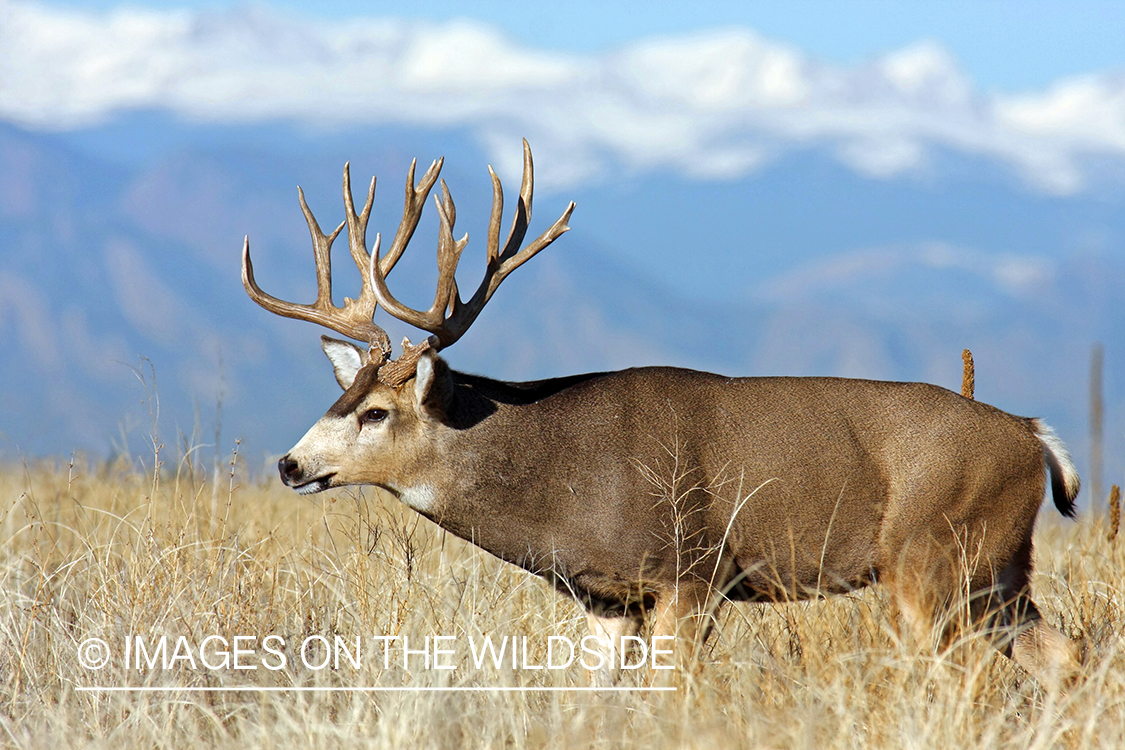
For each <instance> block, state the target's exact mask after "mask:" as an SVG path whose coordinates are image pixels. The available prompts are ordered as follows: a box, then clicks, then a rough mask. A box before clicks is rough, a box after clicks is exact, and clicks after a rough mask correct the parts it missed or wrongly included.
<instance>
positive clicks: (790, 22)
mask: <svg viewBox="0 0 1125 750" xmlns="http://www.w3.org/2000/svg"><path fill="white" fill-rule="evenodd" d="M49 4H50V5H55V6H59V7H72V8H84V9H107V8H116V7H145V8H163V9H170V8H196V9H220V8H232V7H240V6H246V5H247V4H246V3H231V2H215V1H213V0H208V1H204V2H189V1H185V0H152V1H150V2H136V0H133V1H132V2H127V3H121V2H118V1H117V0H73V1H70V2H53V3H49ZM258 4H259V5H268V6H270V7H274V8H284V9H287V10H289V11H292V12H298V13H301V14H313V15H316V16H318V17H323V18H333V19H345V18H351V17H356V16H390V17H403V18H423V19H430V20H445V19H450V18H458V17H467V18H473V19H477V20H480V21H484V22H487V23H489V24H491V25H494V26H497V27H499V28H501V29H503V30H504V31H505V32H506V33H508V34H509V35H511V36H512V37H513V38H514V39H516V40H519V41H520V42H522V43H524V44H528V45H531V46H535V47H546V48H551V49H557V50H571V51H582V52H596V51H600V50H603V49H605V48H610V47H614V46H618V45H621V44H624V43H628V42H631V41H635V40H638V39H643V38H646V37H651V36H655V35H666V34H682V33H685V32H691V31H698V30H702V29H710V28H716V27H723V26H730V25H740V26H748V27H751V28H754V29H756V30H757V31H759V32H760V33H762V34H764V35H765V36H768V37H772V38H774V39H777V40H780V41H785V42H788V43H790V44H793V45H796V46H798V47H800V48H802V49H803V50H805V51H806V52H807V53H809V54H811V55H814V56H817V57H822V58H825V59H827V60H831V61H835V62H840V63H849V64H850V63H855V62H859V61H862V60H864V59H865V58H869V57H872V56H875V55H878V54H881V53H884V52H886V51H888V50H893V49H896V48H900V47H903V46H906V45H908V44H911V43H913V42H915V41H917V40H919V39H937V40H940V41H941V43H942V44H943V45H945V46H946V47H947V48H948V49H949V50H950V51H951V52H952V53H953V55H954V56H955V57H956V58H957V59H958V60H959V61H960V62H961V63H962V64H963V65H964V67H965V68H966V69H967V70H968V71H969V72H970V73H971V74H972V76H973V77H974V79H975V80H976V81H977V82H978V84H979V85H980V86H981V87H982V88H985V89H999V90H1007V91H1017V90H1021V89H1027V88H1039V87H1042V86H1044V85H1046V84H1048V83H1050V82H1051V81H1053V80H1055V79H1056V78H1059V77H1061V76H1070V75H1076V74H1081V73H1086V72H1090V71H1095V70H1102V69H1105V68H1113V67H1116V68H1118V69H1121V68H1122V66H1125V3H1122V2H1118V1H1116V0H1112V1H1111V0H1077V1H1076V2H1066V3H1062V2H1056V1H1054V0H1048V1H1044V0H1019V1H1018V2H1016V1H1013V0H983V1H982V0H975V1H972V2H966V1H965V0H942V1H940V2H939V1H937V0H855V1H848V2H828V1H826V0H789V1H788V2H784V3H783V2H747V1H746V0H716V1H712V2H683V1H682V0H671V1H667V0H666V1H665V2H662V3H660V4H659V9H654V4H653V3H651V2H602V1H599V0H574V1H572V2H567V3H565V4H564V3H557V2H553V3H548V2H544V3H527V2H497V1H496V0H477V1H476V2H472V3H467V2H458V1H457V0H443V1H440V2H439V1H434V0H425V1H424V2H412V3H409V4H404V3H401V2H393V3H392V2H383V1H379V2H360V1H357V0H320V1H319V2H316V3H308V2H299V1H297V0H274V1H273V2H269V3H258ZM406 5H409V8H408V9H405V10H404V7H405V6H406Z"/></svg>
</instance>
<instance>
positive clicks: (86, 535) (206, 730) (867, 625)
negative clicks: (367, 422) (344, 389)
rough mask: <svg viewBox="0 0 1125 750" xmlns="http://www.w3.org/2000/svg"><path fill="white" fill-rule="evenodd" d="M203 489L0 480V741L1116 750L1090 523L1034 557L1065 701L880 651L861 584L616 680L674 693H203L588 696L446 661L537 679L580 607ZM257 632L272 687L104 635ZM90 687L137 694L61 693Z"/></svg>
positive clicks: (1107, 639)
mask: <svg viewBox="0 0 1125 750" xmlns="http://www.w3.org/2000/svg"><path fill="white" fill-rule="evenodd" d="M199 473H200V472H199V471H198V469H197V468H196V469H193V467H191V466H189V465H188V463H186V462H184V461H180V462H179V463H178V464H176V462H174V461H168V463H167V464H166V465H165V466H164V467H163V468H162V469H161V470H160V471H159V472H155V473H154V472H152V471H151V469H149V470H143V469H134V468H131V467H121V466H112V465H111V466H96V467H95V466H87V465H84V464H75V465H69V464H68V463H67V462H65V461H64V462H61V463H59V464H50V463H47V464H36V465H29V466H20V465H9V466H7V467H6V468H5V469H4V470H3V471H2V472H0V500H2V507H0V538H2V544H0V579H2V583H0V744H3V745H7V746H13V747H21V748H23V747H27V748H40V747H47V748H81V747H103V748H113V750H123V749H124V748H133V747H138V748H198V747H221V748H228V747H229V748H246V747H279V748H291V747H312V748H351V747H463V746H472V747H492V748H501V747H503V748H569V747H623V746H629V747H632V746H635V747H644V748H661V747H701V748H704V747H705V748H715V747H719V748H726V747H731V748H736V747H752V748H825V749H827V748H894V749H895V750H901V749H902V748H943V749H948V748H957V750H970V749H972V748H1006V747H1011V748H1016V747H1018V748H1121V747H1125V649H1123V640H1122V634H1123V632H1125V628H1123V624H1122V619H1121V614H1122V612H1121V610H1122V600H1121V597H1122V587H1123V586H1125V572H1123V571H1125V540H1121V539H1118V540H1116V543H1113V542H1111V541H1110V540H1108V539H1107V532H1108V524H1107V523H1106V520H1105V519H1104V518H1100V517H1091V514H1089V513H1086V514H1084V516H1083V517H1082V518H1081V520H1080V522H1079V523H1077V524H1074V523H1070V522H1064V521H1062V520H1060V519H1059V518H1058V517H1057V516H1056V514H1055V513H1054V510H1053V508H1051V507H1045V509H1044V511H1043V515H1042V520H1041V523H1040V528H1039V531H1038V535H1037V537H1036V543H1037V567H1038V569H1039V571H1040V573H1039V574H1038V576H1037V578H1036V580H1035V588H1036V595H1037V596H1036V598H1037V599H1038V601H1039V603H1040V606H1041V608H1042V609H1043V611H1044V614H1045V616H1046V617H1048V618H1049V619H1050V620H1051V621H1052V622H1053V623H1054V624H1056V625H1058V626H1059V627H1060V628H1061V629H1062V630H1063V631H1064V632H1066V633H1068V634H1070V635H1072V636H1074V637H1080V638H1081V639H1082V641H1083V649H1084V659H1085V664H1084V674H1083V675H1082V678H1081V680H1080V681H1079V682H1078V684H1077V685H1075V686H1073V687H1071V688H1069V689H1067V690H1064V691H1058V692H1056V691H1052V690H1046V689H1044V688H1043V687H1042V686H1040V685H1038V684H1037V683H1035V682H1034V681H1033V680H1031V679H1030V678H1029V677H1028V676H1027V675H1026V674H1025V673H1024V672H1023V671H1022V670H1021V669H1020V668H1018V667H1016V666H1013V665H1012V664H1011V663H1009V662H1007V661H1006V660H1005V659H1004V658H1002V657H1000V656H998V655H996V654H994V653H993V652H992V651H990V650H989V649H988V648H987V647H985V646H983V645H982V644H981V643H979V639H972V638H967V639H964V640H963V641H962V642H961V643H959V644H958V645H957V647H956V649H955V650H954V653H938V652H936V651H935V650H933V649H929V650H926V651H924V652H923V653H919V652H918V650H917V649H916V648H913V647H909V646H904V645H902V644H901V643H899V641H898V639H897V638H896V632H897V630H896V622H895V614H894V612H893V611H892V610H891V608H890V607H889V606H888V605H887V603H886V601H885V599H884V597H883V596H882V595H881V592H880V591H879V590H878V589H877V588H875V589H872V590H867V591H863V592H858V593H856V594H854V595H851V596H846V597H837V598H834V599H831V600H828V601H823V602H812V603H804V604H798V605H786V606H767V605H737V606H732V607H728V608H727V609H726V610H724V613H723V616H722V619H721V623H720V628H719V630H718V632H717V633H716V635H715V637H713V639H712V640H711V641H710V642H709V643H708V653H707V654H706V655H705V658H704V661H705V663H704V664H703V665H702V667H701V668H699V669H690V668H689V669H677V670H674V671H671V672H669V671H663V672H654V671H652V670H637V671H634V672H629V673H627V674H625V675H624V677H623V678H622V679H621V681H620V683H619V685H620V686H624V687H648V686H662V687H674V688H676V689H675V691H664V692H656V691H638V692H624V691H621V692H578V691H559V690H555V691H546V690H538V691H530V692H516V691H480V692H473V691H462V692H453V691H428V692H421V691H399V692H392V691H384V692H362V691H354V690H353V691H347V690H318V691H309V690H306V691H293V690H274V691H270V692H263V691H257V692H251V691H246V692H237V691H199V690H198V688H231V687H272V688H292V687H305V688H310V687H314V688H356V687H380V688H403V687H411V688H417V687H423V688H427V687H428V688H434V687H461V688H470V687H490V688H491V687H509V688H510V687H519V686H533V687H556V688H558V687H565V686H588V685H590V680H589V676H588V674H587V672H586V670H584V669H582V668H581V667H579V666H577V665H573V666H572V667H571V668H569V669H566V670H546V669H539V670H534V669H520V670H513V669H511V668H510V667H502V668H500V669H497V668H495V667H494V666H493V665H491V664H486V665H484V667H482V668H481V669H477V668H476V667H475V666H474V664H473V663H472V654H471V653H469V650H468V649H467V648H464V644H465V643H467V642H468V639H470V638H476V639H480V638H481V637H482V636H483V635H485V634H492V635H493V636H494V637H497V638H499V637H503V636H519V637H520V638H521V639H522V637H524V636H527V638H528V640H527V642H526V643H528V644H529V645H528V648H529V652H528V658H529V660H530V661H531V663H532V664H542V663H543V659H544V658H545V656H546V655H545V654H544V644H545V643H546V639H547V636H550V635H556V636H568V637H571V638H573V639H575V640H577V639H579V638H580V637H581V636H582V635H584V634H585V620H584V617H583V615H582V612H581V611H580V609H579V608H578V607H577V605H575V604H573V603H572V602H570V601H567V600H565V599H563V598H562V597H560V596H558V595H557V594H556V593H554V592H553V591H552V590H551V589H550V588H549V587H548V586H547V585H546V584H545V583H543V582H542V581H540V580H539V579H536V578H532V577H530V576H528V575H526V574H524V573H522V572H521V571H519V570H517V569H515V568H514V567H512V566H508V565H506V564H504V563H501V562H499V561H497V560H495V559H493V558H491V557H490V556H488V555H487V554H486V553H483V552H480V551H479V550H476V549H474V548H473V547H471V546H470V545H467V544H465V543H463V542H460V541H459V540H457V539H455V538H453V537H451V536H448V535H446V534H444V533H443V532H442V531H441V530H440V529H438V528H436V527H434V526H433V525H431V524H430V523H429V522H427V521H425V520H424V519H421V518H420V517H419V516H417V515H416V514H414V513H413V512H412V511H410V510H408V509H405V508H400V507H399V506H398V505H397V504H396V503H395V502H394V501H393V500H391V499H388V498H384V497H382V496H381V495H379V494H377V493H376V492H374V491H371V490H364V491H362V492H361V491H340V492H331V493H324V494H321V495H316V496H313V497H311V498H302V497H298V496H297V495H296V494H294V493H292V492H291V491H289V490H286V489H284V488H283V487H281V486H280V484H279V483H278V482H277V481H276V480H275V479H274V478H273V477H272V476H268V475H263V477H264V478H263V479H261V480H251V479H248V478H247V475H246V472H244V471H243V470H242V468H241V466H239V465H238V463H237V462H234V463H232V467H231V470H230V471H229V472H228V474H227V475H224V476H221V477H220V478H219V479H220V481H219V482H218V484H217V486H216V485H213V484H212V483H211V482H209V481H205V480H203V479H201V478H200V476H199ZM268 634H273V635H275V636H278V638H281V639H284V643H285V644H286V645H285V649H283V651H284V653H285V654H286V656H287V659H286V666H285V667H284V668H282V669H269V668H266V667H265V666H264V665H265V664H267V663H272V664H273V665H274V666H276V665H278V664H279V663H280V659H279V658H275V659H274V660H273V661H272V662H268V661H266V660H262V659H261V658H260V657H261V655H262V654H263V653H265V652H263V651H262V647H261V645H260V640H259V641H255V642H254V643H255V644H258V645H257V649H258V650H257V651H253V652H252V654H253V655H252V656H250V657H248V660H247V661H248V663H252V664H253V665H257V666H258V668H257V669H253V670H250V669H240V670H236V669H233V668H231V667H229V666H228V667H227V668H219V669H210V668H208V667H207V666H205V665H203V664H201V663H195V664H192V663H190V662H189V660H188V659H187V658H186V657H184V654H182V653H181V654H180V656H181V657H184V658H181V659H180V660H179V661H174V662H173V663H172V664H171V665H169V668H167V669H164V668H163V665H160V664H157V665H155V666H154V667H153V668H149V667H148V666H147V665H146V666H145V667H144V668H143V669H137V668H136V664H135V663H134V664H131V665H130V666H128V667H126V665H125V663H124V661H123V656H122V652H123V651H124V648H125V646H124V643H125V638H126V636H137V635H139V636H142V637H145V638H151V639H155V638H156V637H158V636H160V635H167V636H168V637H169V638H170V639H172V641H178V639H179V637H180V636H183V637H184V643H186V644H188V646H189V647H190V646H191V645H192V644H200V643H201V642H202V641H203V640H204V639H205V638H207V637H208V636H220V637H222V638H224V639H227V643H234V641H233V638H234V636H237V635H243V636H255V637H257V638H258V639H262V638H264V636H266V635H268ZM384 635H400V636H401V635H406V636H408V637H409V638H410V639H411V648H414V647H415V646H414V645H413V644H416V643H419V642H422V641H423V639H424V638H425V636H427V635H430V636H436V635H445V636H452V637H453V639H452V640H450V641H447V643H451V644H454V645H456V646H458V648H457V649H454V650H453V653H452V654H451V655H448V654H447V655H445V656H444V657H443V658H444V659H445V661H446V662H448V663H449V664H452V665H454V666H456V669H452V670H438V669H425V668H424V664H423V657H421V656H415V657H413V658H414V662H415V664H414V666H412V667H410V668H408V669H405V670H404V669H403V668H402V664H401V661H400V660H401V655H400V653H399V652H397V651H395V650H393V649H392V650H391V651H390V652H389V653H390V663H389V666H388V664H387V663H386V662H385V661H384V658H383V651H382V649H381V647H379V648H376V647H375V646H373V645H371V644H372V643H374V644H376V645H377V644H378V643H382V642H380V641H375V642H372V640H371V639H372V638H373V637H375V636H384ZM309 636H324V637H325V638H327V639H328V640H329V641H330V642H331V641H332V640H333V639H335V638H336V637H337V636H339V637H341V638H342V639H343V642H345V643H353V642H354V640H355V638H356V637H359V638H360V639H361V643H366V644H367V645H365V646H364V649H365V651H364V654H363V658H362V661H361V663H360V665H359V666H358V667H356V666H354V665H353V664H351V663H349V662H348V661H347V660H346V659H345V660H344V661H343V662H341V663H340V664H337V665H331V666H329V667H326V668H323V669H317V668H310V667H306V666H304V665H299V666H298V664H299V661H298V659H297V654H296V649H297V644H300V643H302V642H303V641H304V639H305V638H307V637H309ZM95 637H96V638H101V639H103V640H104V641H106V643H107V644H108V645H109V647H110V651H109V656H110V659H109V663H108V664H106V666H104V667H103V668H101V669H99V670H93V669H87V668H84V667H83V666H82V665H81V664H80V662H79V644H81V643H83V642H84V641H86V639H88V638H95ZM146 643H155V640H153V641H151V642H150V641H146ZM170 643H171V642H170ZM212 643H218V642H217V641H212ZM242 643H243V644H246V643H250V642H249V641H242ZM274 643H275V644H278V643H280V641H274ZM314 645H315V643H314ZM171 648H172V647H171V645H170V646H169V649H171ZM213 651H214V652H213V653H212V654H211V656H212V657H213V658H212V663H214V662H215V661H216V660H218V659H219V658H220V656H219V653H218V650H213ZM146 653H147V652H146ZM85 655H86V656H90V653H89V652H87V653H86V654H85ZM197 655H198V652H197ZM242 666H246V664H242ZM314 666H316V665H314ZM96 686H100V687H106V686H116V687H125V686H131V687H145V688H150V690H148V691H131V692H107V691H100V692H99V691H89V690H82V688H89V687H96ZM152 688H160V690H151V689H152ZM187 688H195V689H196V690H194V691H192V690H188V689H187Z"/></svg>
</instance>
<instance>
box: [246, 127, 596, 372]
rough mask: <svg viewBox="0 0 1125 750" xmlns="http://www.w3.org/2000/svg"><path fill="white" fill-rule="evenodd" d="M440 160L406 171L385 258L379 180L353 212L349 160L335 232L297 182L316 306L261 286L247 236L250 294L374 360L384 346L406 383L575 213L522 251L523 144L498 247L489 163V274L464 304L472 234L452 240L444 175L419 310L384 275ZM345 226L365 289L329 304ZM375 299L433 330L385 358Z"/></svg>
mask: <svg viewBox="0 0 1125 750" xmlns="http://www.w3.org/2000/svg"><path fill="white" fill-rule="evenodd" d="M443 163H444V160H443V159H438V160H437V161H435V162H434V163H433V164H431V165H430V168H429V169H427V170H426V173H425V174H424V175H423V176H422V179H421V180H420V181H419V182H418V183H417V184H414V173H415V169H416V167H417V160H414V161H413V162H411V164H410V171H409V173H408V174H407V177H406V197H405V201H404V205H403V211H402V221H401V222H399V226H398V231H397V232H396V233H395V238H394V241H393V242H392V243H391V247H390V250H388V251H387V254H386V255H385V256H382V257H380V255H379V245H380V236H379V235H376V237H375V246H374V247H373V248H372V252H371V253H370V254H368V252H367V247H366V233H367V221H368V218H369V217H370V215H371V207H372V205H373V203H374V201H375V178H374V177H372V178H371V185H370V187H369V188H368V190H367V202H366V203H365V204H364V207H363V210H362V211H361V212H360V213H359V214H356V211H355V205H354V202H353V199H352V189H351V177H350V174H349V165H348V164H345V165H344V207H345V209H346V219H345V221H344V222H343V223H341V224H340V226H338V227H336V229H335V230H333V231H332V233H331V234H328V235H325V234H324V232H322V231H321V229H320V225H319V224H317V221H316V219H315V218H314V217H313V214H312V211H310V210H309V207H308V204H307V203H306V202H305V194H304V192H303V191H302V190H301V189H300V188H298V189H297V194H298V196H299V197H300V201H301V210H302V211H303V212H304V214H305V221H306V222H307V223H308V225H309V233H310V234H311V235H312V240H313V257H314V259H315V261H316V287H317V294H316V301H315V302H313V303H312V304H311V305H304V304H297V303H294V302H286V301H284V300H280V299H278V298H276V297H273V296H272V295H269V294H267V293H265V292H263V291H262V290H261V288H260V287H259V286H258V284H257V282H256V281H255V280H254V266H253V264H252V263H251V262H250V238H249V237H247V238H246V243H245V244H244V245H243V248H242V283H243V286H245V287H246V291H247V293H248V294H249V295H250V298H251V299H253V300H254V301H255V302H257V303H258V304H259V305H261V306H262V307H264V308H265V309H267V310H269V311H270V312H272V313H274V314H276V315H283V316H285V317H288V318H296V319H297V320H306V321H309V322H312V323H317V324H319V325H322V326H324V327H326V328H330V329H332V330H333V331H336V332H338V333H342V334H343V335H345V336H348V337H349V338H353V339H356V340H358V341H367V342H369V344H370V345H371V352H372V358H373V361H374V357H375V356H376V355H375V350H376V349H378V350H379V355H378V356H379V359H378V365H379V368H380V369H379V379H380V380H382V381H383V382H386V383H389V384H392V385H396V386H397V385H401V384H402V383H403V382H405V381H406V380H408V379H409V378H410V377H411V376H412V375H413V374H414V367H415V365H416V363H417V361H418V357H419V356H421V354H422V353H423V352H425V351H426V350H427V349H431V348H432V349H435V350H437V349H444V348H445V347H447V346H450V345H452V344H453V343H454V342H455V341H457V339H459V338H461V336H462V334H464V333H465V331H466V330H468V328H469V326H470V325H472V323H473V321H474V320H476V318H477V316H478V315H479V314H480V312H481V310H482V309H484V306H485V304H487V302H488V300H489V299H491V297H492V295H493V293H494V292H495V291H496V288H497V287H499V286H500V283H501V282H502V281H503V280H504V279H505V278H506V277H507V276H508V274H509V273H511V272H512V271H514V270H515V269H516V268H518V267H519V266H521V265H523V263H525V262H526V261H528V260H530V259H531V258H532V257H534V256H535V254H536V253H538V252H539V251H540V250H542V249H543V248H545V247H547V245H550V244H551V243H552V242H554V241H555V240H556V239H558V238H559V237H560V236H561V235H562V234H563V233H564V232H566V231H567V230H568V229H570V227H568V226H567V221H568V220H569V219H570V215H571V212H572V211H574V203H573V202H571V203H570V205H569V206H567V208H566V210H565V211H564V212H563V215H562V216H561V217H559V219H558V221H556V222H555V223H554V224H552V225H551V227H550V228H548V229H547V231H545V232H543V234H541V235H540V236H539V237H538V238H536V239H535V240H534V241H533V242H531V243H530V244H529V245H528V246H527V247H525V248H523V249H522V250H521V249H519V246H520V244H521V243H522V242H523V238H524V235H526V234H527V226H528V223H529V222H530V221H531V198H532V188H533V183H534V175H533V167H532V161H531V147H530V146H528V144H527V140H526V139H525V140H524V142H523V182H522V184H521V186H520V196H519V201H518V203H517V205H516V214H515V216H514V217H513V219H512V229H511V231H510V232H509V233H508V239H507V241H506V242H505V244H504V248H503V250H501V249H500V222H501V219H502V215H503V212H504V193H503V190H502V188H501V187H500V179H499V178H498V177H497V176H496V173H495V172H493V171H492V167H489V168H488V173H489V174H490V175H491V177H492V196H493V197H492V214H491V218H490V222H489V228H488V247H487V252H488V255H487V266H486V269H485V276H484V279H483V280H482V281H481V283H480V286H479V287H478V288H477V291H476V293H475V294H474V295H473V296H472V297H471V298H470V299H469V301H468V302H462V300H461V297H460V294H459V293H458V291H457V280H456V278H455V275H456V271H457V264H458V262H459V261H460V259H461V252H462V251H463V250H464V249H465V245H466V244H467V243H468V241H469V235H467V234H466V235H465V236H464V237H462V238H461V239H460V240H454V239H453V224H454V222H455V221H456V218H457V209H456V207H455V206H454V204H453V198H452V197H451V196H450V194H449V188H448V186H446V184H445V180H442V181H441V193H442V195H441V198H440V199H439V198H438V197H437V196H434V201H435V203H437V209H438V218H439V220H440V225H441V226H440V230H439V233H438V285H437V294H436V296H435V298H434V303H433V305H431V306H430V309H429V310H426V311H419V310H413V309H411V308H409V307H406V306H405V305H403V304H402V303H401V302H399V301H398V300H397V299H395V298H394V297H393V296H392V295H391V293H390V291H389V290H388V289H387V274H389V273H390V272H391V270H392V269H393V268H394V267H395V264H396V263H398V261H399V258H401V257H402V253H403V251H405V250H406V246H407V245H408V244H409V243H410V239H411V238H412V237H413V236H414V231H415V230H416V229H417V228H418V221H419V219H420V218H421V216H422V209H423V207H424V205H425V202H426V198H427V197H428V196H429V194H430V191H431V190H432V189H433V186H434V183H436V182H437V180H438V176H439V174H440V173H441V168H442V164H443ZM345 224H346V225H347V227H348V244H349V249H350V251H351V256H352V260H353V261H354V262H355V264H356V266H357V267H358V268H359V269H360V272H361V274H362V276H363V288H362V290H361V291H360V295H359V297H358V299H355V300H352V299H348V298H347V297H345V298H344V305H343V307H337V306H335V305H334V304H332V260H331V250H332V243H333V241H334V240H335V239H336V236H337V235H338V234H339V233H340V231H341V230H342V229H343V228H344V225H345ZM378 305H382V306H383V309H385V310H386V311H387V312H389V313H390V314H391V315H393V316H394V317H396V318H398V319H399V320H401V321H403V322H405V323H409V324H410V325H412V326H415V327H417V328H421V329H422V330H424V331H428V332H429V333H431V334H432V335H431V336H430V337H429V338H427V339H426V340H425V341H423V342H422V343H421V344H418V345H411V344H410V342H409V340H406V339H404V340H403V353H402V355H401V356H400V357H399V358H398V359H396V360H394V361H393V362H388V359H389V358H390V352H391V344H390V340H389V338H388V337H387V333H386V331H384V330H383V329H382V328H380V327H379V326H377V325H375V323H374V322H373V320H372V318H373V316H374V314H375V309H376V307H377V306H378Z"/></svg>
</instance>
